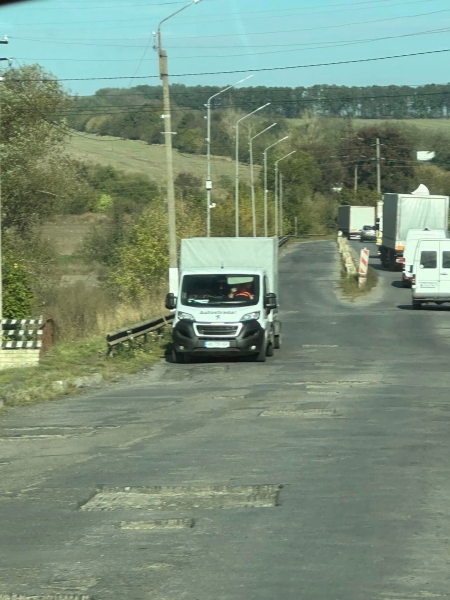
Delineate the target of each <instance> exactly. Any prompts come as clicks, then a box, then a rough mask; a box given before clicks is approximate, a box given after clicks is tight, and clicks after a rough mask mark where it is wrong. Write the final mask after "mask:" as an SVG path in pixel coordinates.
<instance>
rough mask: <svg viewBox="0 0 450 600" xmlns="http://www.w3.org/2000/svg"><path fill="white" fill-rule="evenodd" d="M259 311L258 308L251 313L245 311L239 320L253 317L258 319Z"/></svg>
mask: <svg viewBox="0 0 450 600" xmlns="http://www.w3.org/2000/svg"><path fill="white" fill-rule="evenodd" d="M260 315H261V313H260V311H259V310H257V311H255V312H251V313H247V314H246V315H244V316H243V317H242V318H241V321H253V320H254V319H259V317H260Z"/></svg>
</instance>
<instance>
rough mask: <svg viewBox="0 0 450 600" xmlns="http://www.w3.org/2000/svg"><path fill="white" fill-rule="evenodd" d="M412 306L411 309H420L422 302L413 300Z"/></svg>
mask: <svg viewBox="0 0 450 600" xmlns="http://www.w3.org/2000/svg"><path fill="white" fill-rule="evenodd" d="M412 307H413V310H420V309H421V308H422V302H416V301H415V300H413V303H412Z"/></svg>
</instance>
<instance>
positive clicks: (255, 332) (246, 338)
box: [172, 320, 265, 356]
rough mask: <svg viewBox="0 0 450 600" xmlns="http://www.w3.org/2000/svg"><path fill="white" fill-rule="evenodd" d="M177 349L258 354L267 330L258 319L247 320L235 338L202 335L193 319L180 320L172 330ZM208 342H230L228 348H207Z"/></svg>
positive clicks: (223, 354) (211, 354) (210, 352)
mask: <svg viewBox="0 0 450 600" xmlns="http://www.w3.org/2000/svg"><path fill="white" fill-rule="evenodd" d="M172 337H173V344H174V347H175V350H176V351H177V352H180V353H182V354H183V353H185V354H195V355H199V356H200V355H204V356H206V355H208V356H233V355H234V356H249V355H251V354H257V353H259V351H260V350H261V348H262V346H263V344H264V343H265V331H264V329H263V328H262V327H261V325H260V324H259V322H258V321H256V320H253V321H247V322H245V323H244V324H243V327H242V330H241V332H240V333H239V335H238V336H237V337H235V338H228V337H227V338H225V337H209V336H208V337H200V336H197V335H196V334H195V331H194V327H193V324H192V322H191V321H184V320H183V321H178V323H177V324H176V325H175V327H174V328H173V330H172ZM206 342H228V343H229V347H228V348H207V347H206V346H205V343H206Z"/></svg>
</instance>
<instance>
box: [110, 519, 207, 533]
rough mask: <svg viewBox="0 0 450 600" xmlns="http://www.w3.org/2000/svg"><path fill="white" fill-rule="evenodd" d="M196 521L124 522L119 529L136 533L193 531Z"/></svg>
mask: <svg viewBox="0 0 450 600" xmlns="http://www.w3.org/2000/svg"><path fill="white" fill-rule="evenodd" d="M194 525H195V521H194V519H159V520H157V521H146V522H144V521H128V522H127V521H122V523H120V524H119V529H132V530H134V531H155V530H171V529H172V530H173V529H192V527H194Z"/></svg>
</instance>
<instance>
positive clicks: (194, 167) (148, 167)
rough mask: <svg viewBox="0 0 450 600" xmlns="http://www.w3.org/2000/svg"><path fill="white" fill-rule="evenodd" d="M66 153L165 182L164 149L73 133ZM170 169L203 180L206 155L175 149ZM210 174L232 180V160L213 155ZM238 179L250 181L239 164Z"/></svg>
mask: <svg viewBox="0 0 450 600" xmlns="http://www.w3.org/2000/svg"><path fill="white" fill-rule="evenodd" d="M67 151H68V153H69V154H71V155H72V156H73V157H75V158H77V159H79V160H84V161H86V162H95V163H98V164H101V165H111V166H112V167H114V168H115V169H120V170H122V171H127V172H134V173H141V174H142V173H143V174H145V175H147V176H148V177H149V178H150V179H153V180H155V181H157V182H160V183H163V182H164V181H165V180H166V154H165V148H164V146H160V145H148V144H146V143H145V142H140V141H136V140H123V139H121V138H114V137H110V136H98V135H91V134H87V133H83V134H75V135H73V136H72V137H71V138H70V140H69V142H68V144H67ZM173 168H174V173H175V176H176V175H177V174H178V173H181V172H188V173H191V174H192V175H196V176H197V177H200V178H201V179H204V178H205V177H206V156H205V155H198V154H180V153H179V152H178V150H174V152H173ZM259 169H260V167H255V170H256V173H257V174H258V172H259ZM211 171H212V174H213V176H214V178H215V179H217V178H218V177H219V176H220V175H228V176H229V177H232V178H234V161H232V160H231V158H227V157H224V156H213V157H212V159H211ZM240 176H241V177H242V179H243V180H249V179H250V173H249V167H248V166H247V165H244V164H241V165H240Z"/></svg>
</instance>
